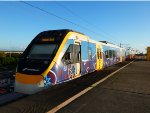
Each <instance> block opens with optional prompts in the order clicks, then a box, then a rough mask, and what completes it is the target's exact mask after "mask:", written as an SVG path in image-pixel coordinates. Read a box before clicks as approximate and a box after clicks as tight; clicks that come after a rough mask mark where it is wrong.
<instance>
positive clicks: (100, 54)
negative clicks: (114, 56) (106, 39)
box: [99, 49, 102, 59]
mask: <svg viewBox="0 0 150 113" xmlns="http://www.w3.org/2000/svg"><path fill="white" fill-rule="evenodd" d="M99 56H100V59H102V51H101V49H100V53H99Z"/></svg>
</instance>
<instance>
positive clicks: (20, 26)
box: [0, 1, 150, 53]
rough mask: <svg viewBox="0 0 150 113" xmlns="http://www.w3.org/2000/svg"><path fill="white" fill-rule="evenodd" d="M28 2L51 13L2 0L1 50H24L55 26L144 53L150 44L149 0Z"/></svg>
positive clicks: (0, 4) (0, 2)
mask: <svg viewBox="0 0 150 113" xmlns="http://www.w3.org/2000/svg"><path fill="white" fill-rule="evenodd" d="M26 2H27V3H29V4H31V5H33V6H36V7H38V8H40V9H42V10H44V11H46V12H48V13H46V12H44V11H41V10H38V9H36V8H34V7H31V6H29V5H27V4H25V3H23V2H19V1H13V2H10V1H9V2H6V1H0V50H21V51H22V50H24V49H25V48H26V47H27V45H28V44H29V43H30V42H31V40H32V39H33V38H34V37H35V36H36V35H37V34H38V33H40V32H42V31H46V30H54V29H73V30H75V31H79V32H82V33H84V34H85V35H88V36H89V37H90V38H91V39H93V40H97V41H104V40H105V41H108V42H111V43H114V44H117V45H119V44H120V43H121V45H122V46H124V47H127V46H128V47H132V48H134V49H137V50H140V52H144V53H145V49H146V47H147V46H150V2H148V1H147V2H136V1H134V2H131V1H125V2H122V1H116V2H114V1H103V2H102V1H95V2H94V1H66V2H63V1H46V2H42V1H41V2H40V1H38V2H35V1H34V2H33V1H32V2H31V1H30V2H29V1H26ZM66 20H67V21H66ZM68 21H69V22H68Z"/></svg>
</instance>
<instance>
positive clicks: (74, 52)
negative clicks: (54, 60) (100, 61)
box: [63, 43, 81, 79]
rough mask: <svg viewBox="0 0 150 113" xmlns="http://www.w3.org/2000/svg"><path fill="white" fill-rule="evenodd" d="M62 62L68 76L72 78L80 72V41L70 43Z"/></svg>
mask: <svg viewBox="0 0 150 113" xmlns="http://www.w3.org/2000/svg"><path fill="white" fill-rule="evenodd" d="M63 62H64V64H65V65H66V66H67V68H68V69H67V70H68V77H69V79H73V78H76V77H79V76H80V75H81V74H80V73H81V64H80V63H81V46H80V43H74V44H70V45H69V47H68V49H67V51H66V52H65V54H64V56H63Z"/></svg>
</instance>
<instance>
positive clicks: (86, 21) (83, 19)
mask: <svg viewBox="0 0 150 113" xmlns="http://www.w3.org/2000/svg"><path fill="white" fill-rule="evenodd" d="M55 4H57V5H58V6H60V7H62V8H64V9H65V10H67V11H68V12H70V13H71V14H72V15H74V16H76V17H77V18H79V19H80V20H82V21H84V22H85V23H87V24H89V25H92V26H94V27H96V28H98V29H99V30H100V31H102V32H103V33H104V34H106V35H108V36H110V37H113V36H112V35H111V34H109V33H107V32H105V31H104V30H102V29H101V28H100V27H98V26H97V25H95V24H93V23H91V22H89V21H88V20H86V19H85V18H83V17H81V16H79V15H78V14H76V13H75V12H73V11H72V10H70V9H69V8H68V7H66V6H64V5H62V4H61V3H59V2H57V1H56V2H55ZM102 36H104V37H106V36H105V35H102ZM110 37H106V38H109V39H111V38H110ZM111 40H112V41H114V42H116V41H115V40H113V39H111Z"/></svg>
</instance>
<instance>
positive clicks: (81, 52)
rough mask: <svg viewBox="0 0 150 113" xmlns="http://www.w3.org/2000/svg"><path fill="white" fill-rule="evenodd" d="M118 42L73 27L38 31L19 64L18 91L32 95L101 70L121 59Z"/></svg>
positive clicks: (16, 88)
mask: <svg viewBox="0 0 150 113" xmlns="http://www.w3.org/2000/svg"><path fill="white" fill-rule="evenodd" d="M120 54H121V52H120V48H119V47H118V46H116V45H113V44H109V43H103V42H97V41H94V40H91V39H90V38H89V37H88V36H86V35H84V34H82V33H79V32H75V31H72V30H51V31H44V32H41V33H40V34H38V35H37V36H36V37H35V38H34V39H33V40H32V42H31V43H30V44H29V46H28V47H27V48H26V50H25V51H24V53H23V55H22V57H21V58H20V60H19V62H18V66H17V72H16V80H15V91H16V92H21V93H26V94H33V93H36V92H38V91H41V90H42V89H45V88H47V87H49V86H51V85H55V84H58V83H61V82H65V81H69V80H72V79H74V78H77V77H80V76H83V75H85V74H88V73H91V72H93V71H95V70H102V69H103V68H106V67H108V66H111V65H113V64H116V63H119V62H120V61H121V60H120V59H121V58H122V56H121V55H120Z"/></svg>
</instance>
